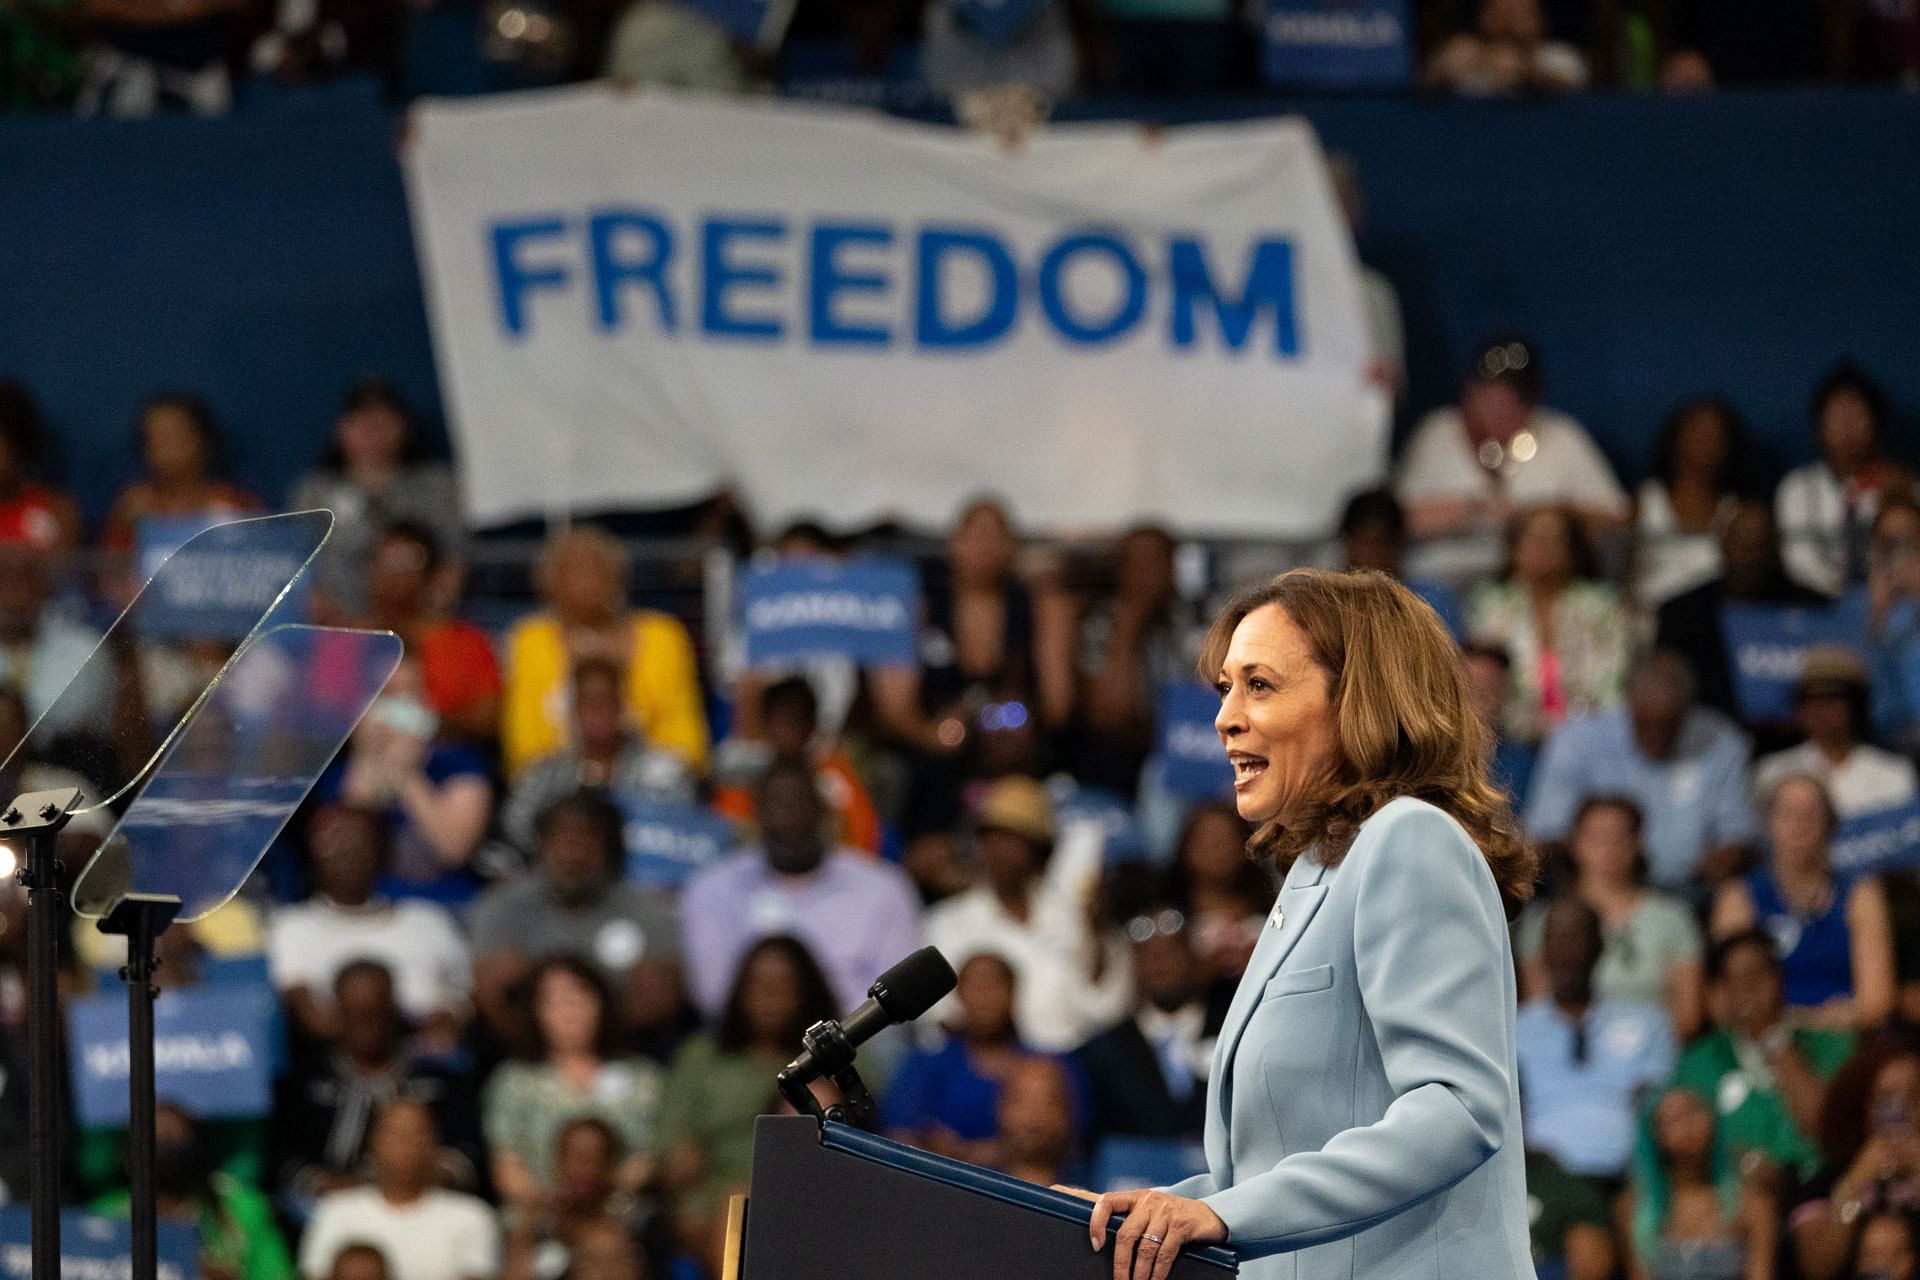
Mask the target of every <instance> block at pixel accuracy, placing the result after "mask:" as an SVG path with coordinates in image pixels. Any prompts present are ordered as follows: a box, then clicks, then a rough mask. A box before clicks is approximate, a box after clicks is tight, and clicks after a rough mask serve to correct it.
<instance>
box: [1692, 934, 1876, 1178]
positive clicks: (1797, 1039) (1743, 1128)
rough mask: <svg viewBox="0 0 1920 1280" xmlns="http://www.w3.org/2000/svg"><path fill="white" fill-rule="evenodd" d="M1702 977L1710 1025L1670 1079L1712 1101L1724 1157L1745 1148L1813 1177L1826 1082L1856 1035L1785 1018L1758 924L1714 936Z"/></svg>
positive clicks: (1774, 951)
mask: <svg viewBox="0 0 1920 1280" xmlns="http://www.w3.org/2000/svg"><path fill="white" fill-rule="evenodd" d="M1707 981H1708V984H1709V991H1710V993H1711V996H1710V1003H1711V1004H1712V1007H1713V1011H1714V1023H1715V1026H1714V1029H1713V1030H1711V1031H1709V1032H1708V1033H1707V1034H1706V1035H1704V1036H1702V1037H1700V1039H1698V1040H1696V1041H1694V1042H1693V1043H1692V1044H1691V1045H1688V1046H1687V1049H1686V1052H1684V1053H1682V1054H1681V1055H1680V1065H1679V1066H1677V1067H1675V1068H1674V1072H1673V1078H1674V1082H1675V1083H1676V1084H1679V1085H1682V1086H1684V1087H1686V1088H1688V1089H1691V1090H1693V1091H1694V1092H1695V1093H1698V1094H1699V1095H1700V1096H1701V1097H1703V1098H1710V1099H1712V1100H1713V1102H1714V1107H1715V1110H1717V1111H1718V1112H1719V1115H1720V1134H1721V1137H1722V1138H1723V1139H1724V1141H1725V1145H1726V1148H1727V1153H1728V1155H1729V1157H1730V1158H1732V1159H1733V1160H1735V1161H1740V1160H1742V1159H1744V1157H1745V1156H1746V1155H1747V1153H1749V1152H1752V1153H1755V1154H1757V1155H1759V1156H1761V1157H1762V1158H1764V1159H1765V1160H1766V1161H1767V1162H1768V1163H1769V1164H1770V1165H1772V1166H1773V1167H1774V1168H1776V1169H1780V1170H1783V1171H1785V1172H1786V1173H1787V1174H1789V1175H1790V1176H1792V1177H1795V1178H1807V1177H1810V1176H1812V1175H1813V1174H1814V1173H1815V1172H1817V1171H1818V1169H1819V1167H1820V1148H1819V1147H1818V1146H1817V1145H1816V1143H1815V1137H1816V1136H1817V1135H1818V1133H1819V1132H1820V1108H1821V1106H1822V1104H1823V1103H1824V1101H1825V1099H1826V1086H1827V1081H1829V1080H1831V1079H1832V1078H1833V1075H1834V1072H1836V1071H1838V1070H1839V1069H1840V1065H1841V1064H1842V1063H1844V1062H1845V1061H1846V1060H1847V1055H1849V1054H1850V1053H1852V1052H1853V1043H1854V1038H1853V1033H1852V1032H1850V1031H1822V1030H1819V1029H1817V1028H1813V1027H1803V1026H1796V1025H1794V1024H1793V1023H1792V1022H1790V1021H1789V1020H1788V1016H1787V1013H1788V1011H1787V999H1786V985H1785V981H1784V979H1783V978H1782V977H1781V974H1780V952H1779V947H1778V945H1777V944H1776V943H1775V942H1774V940H1773V938H1772V936H1771V935H1769V934H1767V933H1764V932H1762V931H1761V930H1758V929H1749V930H1746V931H1745V932H1742V933H1735V934H1732V935H1730V936H1728V937H1725V938H1722V939H1720V941H1718V942H1716V943H1714V944H1713V949H1712V950H1711V951H1710V952H1708V953H1707Z"/></svg>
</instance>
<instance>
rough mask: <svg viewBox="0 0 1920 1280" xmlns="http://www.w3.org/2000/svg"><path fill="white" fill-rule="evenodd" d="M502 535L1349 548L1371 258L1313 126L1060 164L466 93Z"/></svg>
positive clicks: (467, 151)
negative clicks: (1048, 532)
mask: <svg viewBox="0 0 1920 1280" xmlns="http://www.w3.org/2000/svg"><path fill="white" fill-rule="evenodd" d="M406 169H407V179H408V188H409V198H410V202H411V207H412V213H413V221H414V229H415V237H416V240H417V242H418V244H419V247H420V255H421V260H422V268H423V271H424V274H425V278H426V289H427V297H428V305H429V309H430V312H431V315H432V320H433V332H434V341H435V346H436V350H437V352H438V357H439V366H440V378H441V383H442V386H443V388H444V391H445V397H446V402H447V407H448V412H449V414H450V417H451V422H452V426H453V429H454V433H455V439H456V442H457V444H458V454H459V461H460V467H461V471H462V475H463V479H464V481H465V484H466V496H467V502H468V505H469V511H470V513H471V515H472V517H473V518H474V519H475V520H476V521H477V522H478V523H481V524H490V523H497V522H500V521H504V520H509V519H514V518H519V517H525V516H539V515H550V514H558V513H564V512H567V511H582V510H593V509H606V508H612V507H646V506H661V505H668V504H674V503H681V502H686V501H691V500H693V499H695V498H698V497H700V496H703V495H704V494H706V493H708V492H710V491H712V490H713V489H714V488H715V487H716V486H718V485H720V484H722V483H729V482H730V483H732V484H734V485H735V486H736V487H738V489H739V490H740V491H741V492H742V494H743V496H744V497H745V499H746V500H747V502H748V504H749V506H750V508H751V509H752V510H753V511H754V512H755V513H756V514H757V515H758V516H759V517H761V518H762V519H764V520H767V521H776V522H777V521H781V520H785V519H789V518H793V517H797V516H801V515H809V514H811V515H818V516H823V517H825V518H827V519H828V520H830V521H832V522H834V523H845V522H849V521H856V520H865V519H869V518H877V517H881V516H898V517H901V518H904V519H906V520H909V521H913V522H916V523H932V524H940V523H944V522H946V521H947V520H949V519H951V518H952V516H953V514H954V512H955V511H956V509H957V508H958V507H959V505H960V504H961V503H962V501H963V500H964V499H966V498H967V497H969V496H972V495H974V494H977V493H979V492H981V491H991V492H993V493H996V494H998V495H1000V496H1002V497H1004V498H1006V499H1007V500H1008V502H1009V503H1010V504H1011V507H1012V509H1013V511H1014V513H1015V516H1016V518H1018V519H1019V520H1020V521H1021V522H1022V523H1024V524H1027V525H1030V526H1038V527H1044V528H1052V529H1075V528H1083V529H1084V528H1090V527H1091V528H1103V527H1112V526H1115V525H1118V524H1121V523H1123V522H1126V521H1129V520H1133V519H1141V518H1157V519H1161V520H1164V521H1166V522H1168V523H1170V524H1171V525H1173V526H1174V527H1176V528H1177V529H1179V530H1181V531H1183V532H1188V533H1240V534H1272V535H1279V536H1304V535H1311V534H1317V533H1320V532H1324V531H1325V529H1326V528H1327V527H1328V526H1329V525H1330V524H1331V522H1332V521H1333V519H1334V518H1335V516H1336V515H1337V513H1338V510H1339V506H1340V503H1341V502H1342V501H1343V500H1344V499H1345V497H1346V496H1347V495H1348V493H1350V492H1351V491H1352V490H1354V489H1356V488H1358V487H1361V486H1363V485H1365V484H1368V483H1371V482H1373V481H1375V480H1376V479H1378V478H1379V476H1380V475H1381V474H1382V472H1383V470H1384V464H1385V450H1386V435H1387V413H1386V407H1385V403H1384V399H1383V397H1382V396H1380V395H1379V394H1378V393H1377V392H1375V391H1373V390H1372V389H1371V388H1370V387H1369V386H1368V384H1367V381H1366V369H1367V365H1368V362H1369V359H1370V356H1369V344H1368V339H1367V335H1366V328H1365V322H1364V320H1363V319H1362V308H1361V301H1360V288H1359V283H1358V277H1357V271H1356V265H1355V260H1354V256H1353V248H1352V242H1351V239H1350V238H1349V236H1348V234H1347V232H1346V230H1345V228H1344V226H1343V225H1342V223H1341V221H1340V215H1339V212H1338V210H1337V209H1336V207H1335V204H1334V197H1333V193H1332V188H1331V185H1330V184H1329V182H1328V179H1327V175H1326V170H1325V166H1324V164H1323V163H1322V158H1321V155H1320V150H1319V146H1318V144H1317V142H1316V141H1315V138H1314V135H1313V133H1312V131H1311V129H1310V128H1309V127H1308V126H1307V125H1306V124H1304V123H1303V122H1301V121H1298V120H1293V119H1281V120H1264V121H1258V122H1251V123H1245V124H1232V125H1212V126H1206V127H1194V128H1183V129H1175V130H1172V131H1168V132H1162V133H1148V132H1145V131H1143V130H1141V129H1139V128H1137V127H1134V126H1130V125H1096V126H1065V127H1057V128H1052V129H1048V130H1046V131H1044V132H1042V133H1040V134H1038V135H1037V136H1035V137H1034V138H1032V139H1031V140H1030V141H1029V142H1028V143H1027V144H1026V145H1025V146H1023V147H1019V148H1016V149H1009V148H1007V147H1005V146H1003V145H1001V144H1000V143H999V142H996V141H992V140H987V139H983V138H980V137H975V136H970V135H967V134H964V133H961V132H959V131H956V130H952V129H945V128H938V127H933V126H927V125H917V124H907V123H903V122H900V121H896V120H891V119H888V118H886V117H883V116H879V115H873V114H868V113H865V112H859V111H851V110H846V109H841V108H823V107H815V106H803V105H798V104H793V103H772V102H721V101H713V100H695V99H684V98H679V99H677V98H673V97H668V96H664V95H660V94H655V93H643V94H621V93H618V92H615V91H613V90H610V89H607V88H604V87H600V86H590V87H585V88H570V89H564V90H556V91H552V92H544V93H526V94H515V95H512V96H510V97H503V98H496V99H487V100H468V101H464V102H439V103H433V104H430V105H427V106H424V107H422V108H420V109H419V110H418V111H417V112H416V113H415V118H414V121H413V129H412V135H411V139H410V143H409V146H408V149H407V160H406Z"/></svg>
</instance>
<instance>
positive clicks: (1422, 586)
mask: <svg viewBox="0 0 1920 1280" xmlns="http://www.w3.org/2000/svg"><path fill="white" fill-rule="evenodd" d="M1407 590H1409V591H1411V592H1413V594H1415V595H1417V596H1419V597H1420V598H1421V599H1422V600H1425V601H1426V602H1427V605H1428V606H1429V607H1430V608H1431V609H1432V610H1433V611H1434V612H1435V613H1437V614H1439V615H1440V621H1442V622H1444V623H1445V624H1446V626H1447V634H1448V635H1450V636H1452V637H1453V642H1454V643H1455V644H1460V643H1462V642H1464V641H1465V640H1466V638H1467V615H1466V614H1465V613H1464V612H1463V611H1462V610H1461V608H1460V595H1459V593H1458V592H1456V591H1455V590H1454V589H1453V588H1452V587H1450V586H1448V585H1447V584H1446V583H1444V582H1442V581H1441V580H1440V579H1438V578H1417V577H1416V578H1408V579H1407Z"/></svg>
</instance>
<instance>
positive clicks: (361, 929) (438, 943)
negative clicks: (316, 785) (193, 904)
mask: <svg viewBox="0 0 1920 1280" xmlns="http://www.w3.org/2000/svg"><path fill="white" fill-rule="evenodd" d="M390 839H391V837H390V835H389V834H388V831H387V829H386V825H385V823H384V821H383V820H382V819H381V817H380V816H379V815H378V814H375V813H371V812H369V811H367V810H365V809H356V808H353V807H351V806H347V805H334V806H330V807H328V808H325V809H323V810H321V811H320V812H319V813H318V814H316V815H315V816H314V819H313V822H312V823H311V824H310V826H309V827H308V832H307V847H308V849H309V851H310V853H311V871H312V875H313V887H314V891H313V896H312V897H311V898H308V899H307V900H306V901H305V902H297V903H291V904H289V905H287V906H283V907H276V908H275V909H274V910H273V912H272V914H271V915H269V916H268V918H267V960H268V964H269V966H270V971H271V973H272V976H273V985H274V986H275V987H276V988H278V989H279V991H280V994H281V998H282V999H283V1000H285V1002H286V1006H287V1012H288V1014H289V1015H290V1016H291V1017H292V1019H293V1024H294V1026H295V1027H296V1028H297V1029H298V1030H300V1031H302V1032H304V1033H305V1034H307V1035H309V1036H312V1037H313V1038H314V1039H316V1040H321V1041H326V1042H329V1043H331V1042H333V1041H336V1040H338V1039H340V1038H341V1036H342V1035H343V1034H345V1033H347V1032H349V1031H350V1030H351V1029H352V1028H351V1027H350V1025H349V1024H348V1023H347V1021H346V1018H345V1015H344V1014H343V1012H342V1011H341V1010H340V1009H339V1008H338V1007H337V1006H336V1005H335V1004H334V1003H333V1001H332V999H331V998H330V997H331V993H332V991H333V986H334V979H335V978H336V977H337V976H338V975H339V974H340V973H342V972H343V971H344V970H345V969H346V967H347V966H348V964H349V963H351V962H353V961H357V960H375V961H378V962H379V963H380V964H381V966H382V967H383V968H384V969H385V971H386V972H387V973H388V974H389V975H390V977H391V981H392V983H393V989H394V995H395V996H396V998H397V999H398V1001H399V1007H400V1011H401V1012H402V1013H403V1014H404V1015H405V1016H406V1018H407V1019H408V1020H409V1021H411V1022H412V1023H414V1024H415V1025H416V1026H417V1027H419V1028H420V1029H421V1030H422V1031H423V1032H424V1033H425V1035H426V1038H427V1039H428V1040H429V1041H430V1042H431V1043H433V1044H435V1045H437V1046H441V1047H444V1048H451V1047H452V1046H453V1045H454V1043H455V1042H456V1041H457V1040H458V1039H459V1032H460V1029H461V1028H462V1027H464V1026H465V1025H466V1019H467V1014H468V994H469V990H470V987H471V984H472V970H473V961H472V958H471V957H470V956H469V955H468V952H467V944H466V939H465V938H464V937H463V936H462V935H461V933H460V929H459V926H458V925H456V924H455V923H454V920H453V917H452V916H450V915H448V914H447V911H446V909H445V908H444V907H441V906H439V905H437V904H435V903H430V902H420V901H413V900H405V899H403V900H400V901H397V902H396V901H394V900H392V899H390V898H388V897H386V896H385V895H384V894H382V893H380V891H379V886H380V881H381V877H382V873H383V872H384V871H385V870H386V862H387V850H388V844H389V841H390Z"/></svg>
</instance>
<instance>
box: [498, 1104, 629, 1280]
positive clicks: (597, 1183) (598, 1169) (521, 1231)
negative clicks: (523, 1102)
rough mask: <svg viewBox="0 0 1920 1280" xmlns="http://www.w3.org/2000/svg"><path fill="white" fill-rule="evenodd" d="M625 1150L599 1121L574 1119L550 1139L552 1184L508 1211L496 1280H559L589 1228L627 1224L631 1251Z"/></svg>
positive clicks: (590, 1117)
mask: <svg viewBox="0 0 1920 1280" xmlns="http://www.w3.org/2000/svg"><path fill="white" fill-rule="evenodd" d="M625 1153H626V1146H625V1143H624V1142H622V1140H621V1137H620V1134H619V1133H618V1132H617V1131H616V1130H615V1129H614V1127H613V1126H612V1125H610V1124H608V1123H607V1122H606V1121H605V1120H602V1119H600V1118H599V1117H598V1116H576V1117H574V1118H573V1119H571V1120H569V1121H567V1122H566V1123H565V1124H564V1125H562V1126H560V1131H559V1133H558V1134H556V1135H555V1136H554V1140H553V1179H552V1185H551V1186H549V1187H543V1188H542V1189H541V1190H542V1193H543V1194H542V1195H540V1196H539V1197H538V1198H536V1199H532V1200H525V1201H521V1202H519V1203H517V1204H515V1205H513V1206H512V1209H513V1212H512V1213H511V1214H510V1215H509V1216H508V1219H507V1224H506V1243H505V1248H504V1249H503V1251H502V1252H503V1254H504V1257H503V1262H502V1266H501V1268H500V1280H558V1278H559V1277H560V1276H561V1275H563V1274H565V1273H566V1271H567V1268H568V1267H569V1266H570V1265H571V1259H572V1253H573V1249H574V1245H575V1242H576V1241H577V1240H578V1238H579V1233H580V1229H581V1228H582V1227H584V1226H586V1225H587V1224H588V1223H596V1224H597V1223H605V1222H611V1223H613V1224H615V1225H619V1224H622V1223H625V1224H626V1233H627V1235H628V1239H629V1246H630V1247H631V1242H632V1226H633V1217H634V1211H635V1207H636V1206H635V1203H634V1199H633V1194H632V1188H631V1187H623V1186H622V1185H621V1181H620V1168H621V1166H622V1164H624V1163H625Z"/></svg>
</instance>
